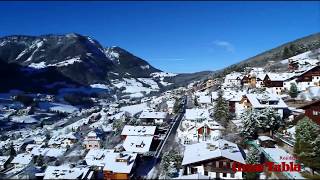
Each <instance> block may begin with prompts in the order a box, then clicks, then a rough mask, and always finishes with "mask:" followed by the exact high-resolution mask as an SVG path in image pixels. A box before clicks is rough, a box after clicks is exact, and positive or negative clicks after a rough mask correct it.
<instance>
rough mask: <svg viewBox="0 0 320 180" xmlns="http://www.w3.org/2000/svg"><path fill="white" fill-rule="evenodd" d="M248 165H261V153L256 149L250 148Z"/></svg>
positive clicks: (247, 159)
mask: <svg viewBox="0 0 320 180" xmlns="http://www.w3.org/2000/svg"><path fill="white" fill-rule="evenodd" d="M246 164H260V152H259V150H258V149H256V148H254V147H250V148H249V152H248V155H247V158H246Z"/></svg>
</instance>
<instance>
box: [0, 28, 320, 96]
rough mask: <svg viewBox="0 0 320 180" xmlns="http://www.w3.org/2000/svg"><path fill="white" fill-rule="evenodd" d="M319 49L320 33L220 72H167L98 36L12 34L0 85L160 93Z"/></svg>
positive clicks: (2, 51)
mask: <svg viewBox="0 0 320 180" xmlns="http://www.w3.org/2000/svg"><path fill="white" fill-rule="evenodd" d="M317 48H320V33H317V34H313V35H310V36H306V37H303V38H300V39H297V40H295V41H292V42H289V43H286V44H283V45H281V46H279V47H276V48H274V49H271V50H269V51H266V52H263V53H261V54H258V55H256V56H254V57H251V58H249V59H246V60H244V61H241V62H239V63H237V64H234V65H231V66H229V67H226V68H224V69H222V70H219V71H216V72H213V71H203V72H197V73H184V74H172V73H165V72H162V71H161V70H159V69H157V68H155V67H153V66H151V65H150V64H149V63H148V62H147V61H146V60H143V59H141V58H139V57H137V56H135V55H134V54H132V53H130V52H128V51H126V50H125V49H122V48H120V47H103V46H102V45H101V44H100V43H99V42H98V41H97V40H94V39H92V38H90V37H88V36H83V35H80V34H76V33H70V34H65V35H52V34H49V35H41V36H24V35H12V36H6V37H2V38H0V70H1V71H0V76H1V77H2V78H1V79H0V83H1V84H5V86H1V88H0V90H2V91H7V90H10V89H13V88H16V89H22V90H27V91H49V90H50V91H53V92H56V91H57V90H58V89H59V88H63V87H70V86H90V85H92V84H103V85H105V86H110V87H115V88H116V89H117V88H118V89H120V88H122V89H123V88H125V86H126V84H130V83H131V85H132V82H133V81H136V82H134V83H138V86H139V87H140V86H143V87H149V88H150V87H152V86H154V87H155V85H156V86H157V87H156V89H157V91H159V90H165V89H171V88H176V87H179V86H185V85H187V84H189V83H190V82H193V81H199V80H205V79H208V78H209V77H211V78H212V77H223V76H224V75H225V74H227V73H230V72H232V71H235V70H240V69H243V68H244V67H246V66H258V67H265V66H267V65H270V64H271V66H270V67H272V65H275V64H277V63H278V62H280V61H281V60H283V59H284V57H285V56H290V55H292V56H293V55H295V54H298V53H302V52H306V51H309V50H313V49H317ZM120 83H122V84H120ZM52 84H54V86H53V85H52ZM140 84H141V85H140ZM46 87H47V88H46ZM48 87H49V88H48ZM151 91H153V89H151ZM126 92H127V91H126Z"/></svg>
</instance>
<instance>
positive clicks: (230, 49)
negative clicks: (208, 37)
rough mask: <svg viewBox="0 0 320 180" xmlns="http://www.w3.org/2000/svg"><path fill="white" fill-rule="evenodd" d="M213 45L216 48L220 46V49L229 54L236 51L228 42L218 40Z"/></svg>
mask: <svg viewBox="0 0 320 180" xmlns="http://www.w3.org/2000/svg"><path fill="white" fill-rule="evenodd" d="M213 44H214V45H215V46H218V47H221V48H223V49H225V50H226V51H228V52H234V50H235V48H234V46H233V44H231V43H230V42H228V41H220V40H216V41H214V42H213Z"/></svg>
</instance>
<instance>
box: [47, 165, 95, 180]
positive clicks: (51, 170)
mask: <svg viewBox="0 0 320 180" xmlns="http://www.w3.org/2000/svg"><path fill="white" fill-rule="evenodd" d="M89 171H90V169H89V167H72V168H71V167H70V166H69V165H61V166H48V167H47V169H46V170H45V175H44V178H43V179H84V178H85V176H86V175H87V174H88V173H89Z"/></svg>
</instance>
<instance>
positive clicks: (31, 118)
mask: <svg viewBox="0 0 320 180" xmlns="http://www.w3.org/2000/svg"><path fill="white" fill-rule="evenodd" d="M11 121H12V122H16V123H26V124H31V123H36V122H37V120H36V119H35V118H34V116H33V115H28V116H12V117H11Z"/></svg>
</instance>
